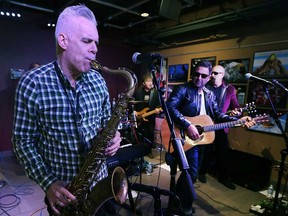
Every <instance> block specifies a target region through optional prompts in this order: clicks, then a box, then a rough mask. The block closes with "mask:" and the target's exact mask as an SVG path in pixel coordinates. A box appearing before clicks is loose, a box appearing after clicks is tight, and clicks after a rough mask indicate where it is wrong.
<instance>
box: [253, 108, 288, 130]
mask: <svg viewBox="0 0 288 216" xmlns="http://www.w3.org/2000/svg"><path fill="white" fill-rule="evenodd" d="M257 114H258V115H259V114H261V115H267V121H266V122H263V123H260V124H256V125H253V126H252V127H250V128H247V130H249V131H256V132H261V133H269V134H274V135H282V133H281V130H280V129H279V127H278V126H277V124H276V123H275V119H274V118H273V117H272V116H273V113H272V110H271V109H270V110H269V109H257ZM252 117H254V118H255V117H256V116H252ZM278 118H279V120H280V124H281V126H282V127H283V130H284V131H286V133H287V130H288V124H287V121H288V113H287V112H284V113H279V115H278Z"/></svg>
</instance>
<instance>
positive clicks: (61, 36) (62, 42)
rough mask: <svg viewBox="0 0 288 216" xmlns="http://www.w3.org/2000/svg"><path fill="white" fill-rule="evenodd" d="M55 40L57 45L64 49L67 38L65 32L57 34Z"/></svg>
mask: <svg viewBox="0 0 288 216" xmlns="http://www.w3.org/2000/svg"><path fill="white" fill-rule="evenodd" d="M57 41H58V45H59V46H60V47H61V48H62V49H64V50H66V48H67V44H68V38H67V36H66V35H65V34H63V33H61V34H59V36H58V37H57Z"/></svg>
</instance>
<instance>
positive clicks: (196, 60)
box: [190, 56, 216, 76]
mask: <svg viewBox="0 0 288 216" xmlns="http://www.w3.org/2000/svg"><path fill="white" fill-rule="evenodd" d="M204 60H207V61H210V62H211V64H212V67H214V66H215V65H216V56H209V57H201V58H193V59H191V73H190V76H191V75H192V74H193V71H194V68H195V66H196V64H197V63H198V62H199V61H204Z"/></svg>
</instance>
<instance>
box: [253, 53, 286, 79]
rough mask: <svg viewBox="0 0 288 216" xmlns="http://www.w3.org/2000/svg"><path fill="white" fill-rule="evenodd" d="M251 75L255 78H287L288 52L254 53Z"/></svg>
mask: <svg viewBox="0 0 288 216" xmlns="http://www.w3.org/2000/svg"><path fill="white" fill-rule="evenodd" d="M252 73H253V74H254V75H255V76H282V77H285V76H288V50H276V51H266V52H255V53H254V61H253V68H252Z"/></svg>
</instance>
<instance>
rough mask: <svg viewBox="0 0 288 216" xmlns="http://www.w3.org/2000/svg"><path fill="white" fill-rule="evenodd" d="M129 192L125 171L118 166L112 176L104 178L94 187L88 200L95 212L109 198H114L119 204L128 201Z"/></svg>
mask: <svg viewBox="0 0 288 216" xmlns="http://www.w3.org/2000/svg"><path fill="white" fill-rule="evenodd" d="M127 194H128V181H127V176H126V173H125V171H124V170H123V169H122V168H121V167H116V168H115V169H114V170H113V173H112V175H111V176H108V177H107V178H104V179H103V180H101V181H100V182H98V183H97V185H96V186H95V187H94V188H93V190H92V191H91V192H90V193H89V195H88V201H89V202H90V203H91V205H92V206H93V209H94V210H95V211H94V212H97V211H98V210H99V208H100V207H101V206H102V205H103V204H104V203H105V202H106V201H108V200H109V199H111V198H114V199H115V201H116V202H117V203H118V204H122V203H124V202H125V201H126V198H127Z"/></svg>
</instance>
